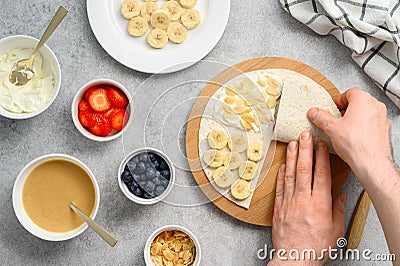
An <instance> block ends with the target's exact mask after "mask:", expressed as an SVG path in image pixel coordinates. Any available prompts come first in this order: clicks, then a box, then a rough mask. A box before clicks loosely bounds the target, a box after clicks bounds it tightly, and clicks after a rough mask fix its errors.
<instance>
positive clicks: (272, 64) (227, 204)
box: [186, 57, 350, 226]
mask: <svg viewBox="0 0 400 266" xmlns="http://www.w3.org/2000/svg"><path fill="white" fill-rule="evenodd" d="M262 69H288V70H292V71H296V72H298V73H300V74H303V75H305V76H307V77H309V78H311V79H312V80H314V81H315V82H317V83H318V84H319V85H321V86H322V87H323V88H325V89H326V90H327V91H328V93H329V94H330V95H331V96H332V97H333V96H336V95H338V94H339V91H338V90H337V89H336V88H335V86H334V85H333V84H332V82H330V81H329V80H328V79H327V78H326V77H325V76H324V75H322V74H321V73H319V72H318V71H317V70H315V69H313V68H312V67H310V66H308V65H305V64H303V63H301V62H298V61H295V60H292V59H287V58H281V57H262V58H254V59H250V60H247V61H243V62H240V63H238V64H236V65H234V66H232V67H231V68H228V69H226V70H225V71H223V72H221V73H220V74H218V75H217V76H216V77H215V78H214V79H213V80H212V81H211V82H209V83H208V84H207V85H206V87H205V88H204V89H203V91H202V92H201V93H200V95H199V97H198V98H197V100H196V102H195V104H194V106H193V108H192V112H191V113H190V117H189V121H188V125H187V130H186V153H187V157H188V160H189V165H190V168H191V170H192V173H193V176H194V178H195V180H196V182H197V184H198V185H199V186H200V188H201V189H202V191H203V192H204V193H205V195H206V196H207V197H208V198H209V199H210V200H211V201H212V202H213V203H214V204H215V205H216V206H217V207H218V208H220V209H221V210H223V211H224V212H226V213H227V214H229V215H231V216H233V217H235V218H237V219H239V220H241V221H243V222H246V223H250V224H256V225H263V226H271V225H272V215H273V210H274V200H275V186H276V175H277V172H278V169H279V167H280V165H281V164H282V163H284V162H285V158H286V144H285V143H280V142H272V143H271V145H270V148H269V150H268V153H267V158H266V160H265V163H264V165H263V168H262V170H261V176H260V178H259V180H261V181H260V182H261V183H260V184H258V186H257V189H256V190H255V192H254V195H253V198H252V200H251V204H250V208H249V209H245V208H243V207H240V206H238V205H236V204H235V203H233V202H231V201H229V200H228V199H226V198H225V197H223V196H221V195H219V193H218V192H217V191H216V190H215V189H214V188H213V187H212V185H211V184H210V182H209V180H208V178H207V176H206V175H205V173H204V171H203V170H198V169H202V167H201V162H200V159H199V145H198V144H199V128H200V120H201V116H202V114H203V111H204V109H205V107H206V105H207V102H208V99H209V97H211V96H212V95H213V94H214V93H215V92H216V91H217V90H218V89H219V88H220V86H221V85H222V84H225V83H227V82H228V81H229V80H231V79H233V78H234V77H235V76H237V75H240V74H241V72H242V73H246V72H251V71H255V70H262ZM238 70H239V71H238ZM274 151H275V153H274ZM271 156H273V158H271ZM268 158H270V160H272V165H271V167H268V166H269V163H268V161H269V160H268ZM269 162H270V161H269ZM330 162H331V172H332V194H333V195H336V194H337V193H338V192H339V191H340V189H341V188H342V187H343V185H344V183H345V181H346V179H347V177H348V175H349V172H350V168H349V167H348V165H347V164H346V163H345V162H343V161H342V160H341V159H340V158H339V157H338V156H336V155H332V154H331V156H330ZM263 176H266V177H265V178H262V177H263Z"/></svg>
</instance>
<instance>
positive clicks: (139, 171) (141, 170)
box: [135, 162, 146, 174]
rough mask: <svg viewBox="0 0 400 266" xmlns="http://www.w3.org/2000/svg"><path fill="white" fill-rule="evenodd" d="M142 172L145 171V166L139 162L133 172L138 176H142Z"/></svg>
mask: <svg viewBox="0 0 400 266" xmlns="http://www.w3.org/2000/svg"><path fill="white" fill-rule="evenodd" d="M144 171H146V164H145V163H144V162H139V163H138V165H137V167H136V170H135V172H136V173H138V174H142V173H144Z"/></svg>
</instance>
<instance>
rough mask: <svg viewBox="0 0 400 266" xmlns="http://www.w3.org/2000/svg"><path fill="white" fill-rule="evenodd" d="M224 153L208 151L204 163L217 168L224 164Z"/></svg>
mask: <svg viewBox="0 0 400 266" xmlns="http://www.w3.org/2000/svg"><path fill="white" fill-rule="evenodd" d="M224 157H225V155H224V153H223V152H221V151H219V150H208V151H206V152H205V153H204V155H203V161H204V162H205V163H206V164H207V165H208V166H210V167H213V168H217V167H220V166H221V165H222V164H223V163H224Z"/></svg>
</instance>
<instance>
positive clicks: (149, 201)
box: [118, 148, 175, 205]
mask: <svg viewBox="0 0 400 266" xmlns="http://www.w3.org/2000/svg"><path fill="white" fill-rule="evenodd" d="M143 152H153V153H155V154H157V155H158V156H160V157H161V158H163V159H164V160H165V162H166V163H167V164H168V167H169V171H170V175H171V177H170V180H169V184H168V187H167V188H166V189H165V191H164V193H162V194H161V195H160V196H158V197H155V198H152V199H144V198H141V197H138V196H135V195H134V194H132V193H131V192H130V191H129V189H128V187H127V185H126V184H125V183H124V182H123V181H122V178H121V175H122V172H123V171H124V169H125V165H126V164H127V163H128V162H129V160H130V159H131V158H133V157H134V156H135V155H137V154H140V153H143ZM174 183H175V169H174V165H173V163H172V161H171V159H170V158H169V157H168V156H167V155H166V154H165V153H163V152H162V151H160V150H158V149H155V148H140V149H136V150H134V151H132V152H131V153H130V154H128V155H127V156H126V157H125V159H124V160H122V162H121V164H120V166H119V169H118V184H119V188H120V189H121V191H122V193H124V195H125V196H126V197H127V198H128V199H130V200H131V201H133V202H136V203H139V204H143V205H151V204H155V203H157V202H160V201H162V200H163V199H164V198H165V197H166V196H167V195H168V194H169V192H170V191H171V190H172V186H173V184H174Z"/></svg>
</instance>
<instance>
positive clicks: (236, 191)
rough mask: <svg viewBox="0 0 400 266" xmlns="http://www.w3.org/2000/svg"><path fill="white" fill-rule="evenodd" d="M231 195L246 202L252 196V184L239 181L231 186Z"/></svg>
mask: <svg viewBox="0 0 400 266" xmlns="http://www.w3.org/2000/svg"><path fill="white" fill-rule="evenodd" d="M231 194H232V196H233V197H234V198H235V199H238V200H244V199H247V198H248V197H249V196H250V182H248V181H246V180H243V179H239V180H238V181H236V182H235V183H233V184H232V186H231Z"/></svg>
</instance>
